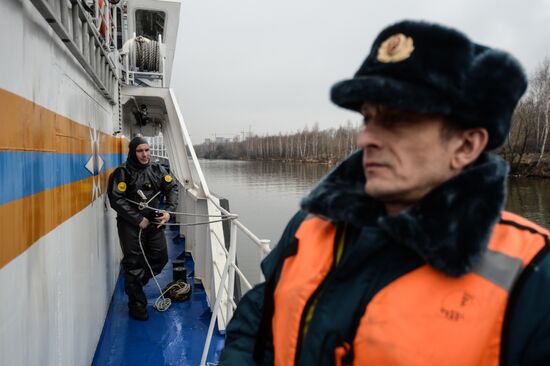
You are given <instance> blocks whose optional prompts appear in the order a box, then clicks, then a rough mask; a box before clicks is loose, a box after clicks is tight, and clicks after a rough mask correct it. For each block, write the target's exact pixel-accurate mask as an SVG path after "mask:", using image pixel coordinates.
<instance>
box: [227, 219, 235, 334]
mask: <svg viewBox="0 0 550 366" xmlns="http://www.w3.org/2000/svg"><path fill="white" fill-rule="evenodd" d="M229 234H230V235H229V237H230V240H229V256H228V258H227V260H228V261H229V283H228V287H227V288H228V294H227V298H228V300H229V301H227V315H226V317H225V319H226V321H227V323H229V321H230V320H231V317H232V316H233V301H231V300H233V298H234V294H235V265H236V263H237V260H236V258H237V225H235V223H234V222H233V220H231V229H230V232H229Z"/></svg>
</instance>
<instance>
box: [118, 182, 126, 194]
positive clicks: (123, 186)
mask: <svg viewBox="0 0 550 366" xmlns="http://www.w3.org/2000/svg"><path fill="white" fill-rule="evenodd" d="M116 187H117V188H118V190H119V191H121V192H126V183H124V182H120V183H119V184H118V185H117V186H116Z"/></svg>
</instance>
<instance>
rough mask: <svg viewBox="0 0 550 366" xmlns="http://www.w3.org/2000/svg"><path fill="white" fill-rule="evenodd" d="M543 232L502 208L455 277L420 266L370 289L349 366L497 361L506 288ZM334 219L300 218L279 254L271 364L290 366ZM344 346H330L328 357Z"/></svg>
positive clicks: (330, 248) (329, 254)
mask: <svg viewBox="0 0 550 366" xmlns="http://www.w3.org/2000/svg"><path fill="white" fill-rule="evenodd" d="M540 234H543V235H546V236H548V232H547V231H546V230H544V229H542V228H541V227H538V226H537V225H535V224H533V223H531V222H529V221H528V220H525V219H523V218H521V217H519V216H516V215H514V214H511V213H508V212H503V213H502V220H501V222H500V223H499V224H497V225H496V226H495V228H494V229H493V233H492V236H491V239H490V242H489V246H488V250H487V251H486V253H485V254H484V255H483V257H482V260H481V262H480V264H479V265H478V266H477V267H476V268H475V269H474V270H473V271H472V272H470V273H468V274H466V275H463V276H461V277H458V278H456V277H449V276H446V275H445V274H443V273H441V272H438V271H436V270H434V269H432V268H431V267H430V266H428V265H423V266H421V267H419V268H417V269H415V270H413V271H411V272H409V273H407V274H405V275H403V276H401V277H400V278H398V279H397V280H395V281H394V282H392V283H390V284H389V285H387V286H386V287H385V288H383V289H382V290H381V291H380V292H378V293H377V294H376V295H375V296H374V298H373V299H372V300H371V302H370V303H369V304H368V305H367V308H366V310H365V312H364V314H363V316H362V317H361V320H360V323H359V327H358V329H357V332H356V336H355V339H354V340H353V352H354V357H353V364H354V365H407V366H416V365H423V366H425V365H452V366H462V365H464V366H466V365H481V366H488V365H498V363H499V357H500V344H501V334H502V325H503V321H504V316H505V312H506V305H507V303H508V297H509V293H510V291H511V289H512V286H513V284H514V283H515V280H516V279H517V278H518V277H519V275H520V274H521V271H522V269H523V268H524V267H525V266H526V265H527V264H529V263H530V262H531V261H532V260H533V258H534V257H535V256H536V255H537V253H539V252H540V251H541V249H542V248H543V247H544V246H545V238H544V236H543V235H540ZM335 236H336V228H335V226H334V225H333V224H332V223H331V222H329V221H327V220H325V219H321V218H319V217H312V218H308V219H306V220H305V221H304V222H303V223H302V224H301V225H300V227H299V229H298V231H297V232H296V238H297V240H298V251H297V253H296V255H294V256H291V257H288V258H286V259H285V262H284V264H283V268H282V271H281V275H280V278H279V281H278V283H277V287H276V289H275V292H274V307H275V311H274V314H273V320H272V327H273V345H274V350H275V365H277V366H280V365H294V363H295V359H294V358H295V355H296V348H297V344H298V337H299V333H300V323H301V319H302V314H303V311H304V308H305V306H306V304H307V302H308V300H309V299H310V298H311V296H312V295H313V294H314V292H315V290H316V289H317V288H318V287H319V285H320V284H321V283H322V282H323V280H324V279H325V277H326V276H327V275H328V274H329V272H330V271H331V269H332V265H333V257H334V242H335ZM349 348H350V347H349V345H347V344H346V345H345V346H343V347H340V348H337V349H335V350H334V354H335V363H336V364H337V365H341V364H342V360H343V358H344V356H345V355H346V353H347V352H348V350H349Z"/></svg>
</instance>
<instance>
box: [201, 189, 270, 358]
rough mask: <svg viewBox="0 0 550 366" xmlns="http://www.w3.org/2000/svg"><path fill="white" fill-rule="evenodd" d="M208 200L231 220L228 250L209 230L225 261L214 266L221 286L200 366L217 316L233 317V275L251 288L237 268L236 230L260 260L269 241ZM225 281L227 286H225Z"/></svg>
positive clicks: (247, 287) (206, 353)
mask: <svg viewBox="0 0 550 366" xmlns="http://www.w3.org/2000/svg"><path fill="white" fill-rule="evenodd" d="M207 198H208V200H209V201H210V202H212V203H213V204H214V205H215V206H216V208H217V209H218V210H220V211H221V212H222V213H223V214H224V215H228V216H229V215H231V216H233V218H232V219H231V226H230V240H229V250H227V249H226V248H225V245H224V244H223V240H221V239H220V238H219V237H218V235H216V234H215V233H214V231H213V230H211V233H213V234H214V235H213V237H214V238H215V239H216V242H217V243H218V244H219V245H220V247H221V248H222V249H223V251H224V253H225V255H226V261H225V266H224V268H223V270H221V272H220V269H219V268H218V266H217V265H215V266H214V268H215V269H216V270H217V273H218V275H219V276H221V282H220V283H221V286H220V287H219V288H218V292H217V293H216V301H215V303H214V308H213V309H212V317H211V318H210V324H209V326H208V333H207V334H206V341H205V343H204V348H203V351H202V357H201V363H200V365H201V366H206V359H207V357H208V351H209V349H210V343H211V341H212V334H213V332H214V325H215V324H216V321H217V319H218V314H219V312H220V310H221V311H224V310H225V314H226V319H227V322H229V320H230V319H231V318H232V317H233V312H234V311H235V308H236V307H237V304H236V303H235V301H234V297H235V293H234V291H235V274H237V275H238V276H239V278H240V279H241V281H242V282H241V283H242V284H244V285H245V287H246V289H247V290H250V289H251V288H252V285H251V284H250V282H249V281H248V279H247V278H246V276H245V275H244V274H243V273H242V271H241V270H240V269H239V267H238V266H237V229H240V230H241V231H242V232H243V233H244V234H245V235H246V236H247V237H248V238H249V239H251V240H252V242H253V243H254V244H256V245H257V246H258V248H259V249H260V251H261V257H262V259H263V258H264V257H265V256H266V255H267V254H268V253H269V252H270V250H271V248H270V240H266V239H259V238H258V237H257V236H256V235H254V234H253V233H252V232H251V231H250V230H249V229H248V228H247V227H246V226H244V225H243V224H242V223H241V222H240V221H239V220H238V219H237V217H236V216H235V215H234V214H231V213H230V212H229V211H227V210H226V209H224V208H223V207H221V206H220V205H219V204H218V203H217V200H215V199H213V198H212V197H211V196H210V195H209V196H207ZM226 281H227V286H226ZM224 291H225V292H226V294H227V298H228V301H227V303H226V304H222V297H223V296H222V295H223V292H224ZM222 305H225V309H223V308H222Z"/></svg>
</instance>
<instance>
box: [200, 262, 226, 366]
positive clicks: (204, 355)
mask: <svg viewBox="0 0 550 366" xmlns="http://www.w3.org/2000/svg"><path fill="white" fill-rule="evenodd" d="M230 265H231V264H230V261H229V260H226V261H225V266H224V267H223V271H222V280H221V282H220V283H221V285H220V287H219V288H218V293H217V294H216V301H215V302H214V309H212V317H210V324H209V325H208V333H207V334H206V341H205V342H204V348H203V350H202V357H201V363H200V366H206V358H207V357H208V350H209V349H210V342H211V341H212V334H213V332H214V325H215V324H216V320H217V319H218V312H219V311H220V302H221V299H222V293H223V290H224V286H223V284H224V283H225V280H226V279H227V275H228V274H229V267H230Z"/></svg>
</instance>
